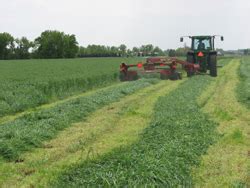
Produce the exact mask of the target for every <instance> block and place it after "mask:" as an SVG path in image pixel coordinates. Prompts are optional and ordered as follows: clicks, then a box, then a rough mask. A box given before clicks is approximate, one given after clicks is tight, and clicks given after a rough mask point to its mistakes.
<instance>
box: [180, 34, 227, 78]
mask: <svg viewBox="0 0 250 188" xmlns="http://www.w3.org/2000/svg"><path fill="white" fill-rule="evenodd" d="M217 36H218V35H214V36H185V37H189V38H190V39H191V40H192V44H191V50H190V51H189V52H188V53H187V62H189V63H193V64H196V65H199V72H200V73H206V72H207V70H209V74H210V75H211V76H213V77H216V76H217V52H216V50H215V48H214V39H215V37H217ZM220 37H221V41H223V40H224V38H223V36H220ZM180 41H181V42H183V37H181V39H180ZM194 74H195V71H188V72H187V76H188V77H190V76H192V75H194Z"/></svg>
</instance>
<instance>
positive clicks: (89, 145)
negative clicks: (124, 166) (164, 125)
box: [0, 80, 184, 187]
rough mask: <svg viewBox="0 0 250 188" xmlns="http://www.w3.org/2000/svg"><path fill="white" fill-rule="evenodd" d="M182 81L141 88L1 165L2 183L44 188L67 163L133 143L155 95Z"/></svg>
mask: <svg viewBox="0 0 250 188" xmlns="http://www.w3.org/2000/svg"><path fill="white" fill-rule="evenodd" d="M183 81H184V80H183ZM183 81H175V82H173V81H161V82H160V83H158V84H155V85H153V86H150V87H147V88H145V89H143V90H140V91H139V92H138V93H136V94H132V95H130V96H128V97H125V98H124V99H122V100H121V101H120V102H116V103H112V104H110V105H108V106H106V107H104V108H101V109H100V110H98V111H96V112H94V113H93V114H92V115H91V116H90V117H89V118H88V119H87V121H85V122H79V123H76V124H74V125H73V126H71V127H70V128H68V129H66V130H64V131H62V132H61V133H60V134H59V135H58V136H57V137H56V138H55V139H53V140H51V141H49V142H46V143H45V145H44V148H42V149H35V150H34V151H33V152H30V153H26V154H24V155H23V157H22V158H24V161H23V162H22V163H4V164H2V165H0V173H2V174H4V177H2V186H3V187H10V186H17V187H30V186H35V187H37V186H42V187H44V186H46V185H47V183H48V182H49V181H51V180H53V178H54V177H55V176H56V175H57V174H58V173H59V172H61V171H63V170H64V169H65V168H67V167H69V166H70V165H73V164H77V163H79V162H82V161H84V160H86V159H89V158H91V159H92V158H95V157H98V156H99V155H102V154H104V153H107V152H109V151H111V150H112V149H114V148H117V147H122V146H125V145H129V144H131V143H133V142H134V141H136V139H137V137H138V135H139V134H140V132H141V131H142V130H143V129H144V128H145V127H146V126H147V125H148V124H149V122H150V120H151V116H152V114H153V108H154V103H155V102H156V101H157V99H158V97H160V96H162V95H166V94H167V93H169V92H170V91H173V90H174V89H175V88H177V87H178V86H179V85H180V84H181V83H182V82H183ZM1 171H2V172H1ZM3 172H4V173H3ZM0 182H1V181H0ZM0 185H1V184H0Z"/></svg>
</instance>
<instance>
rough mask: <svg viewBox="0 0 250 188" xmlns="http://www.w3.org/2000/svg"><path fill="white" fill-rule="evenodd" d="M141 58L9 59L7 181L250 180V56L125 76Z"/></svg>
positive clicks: (1, 129)
mask: <svg viewBox="0 0 250 188" xmlns="http://www.w3.org/2000/svg"><path fill="white" fill-rule="evenodd" d="M137 61H142V59H139V58H86V59H85V58H84V59H67V60H61V59H57V60H23V61H0V187H249V186H250V179H249V173H250V171H249V169H250V162H249V153H250V149H249V148H250V139H249V137H250V136H249V135H250V134H249V133H250V127H249V126H250V124H249V122H250V109H249V107H250V106H249V105H250V85H249V83H250V76H249V75H250V74H249V71H250V66H249V65H250V58H249V57H235V58H233V57H230V58H220V59H219V61H218V64H219V65H221V68H219V69H218V77H216V78H214V77H210V76H209V75H196V76H193V77H191V78H187V77H186V75H185V74H184V75H183V79H182V80H177V81H170V80H160V79H158V78H142V79H139V80H137V81H133V82H119V81H118V72H119V64H120V63H121V62H127V63H135V62H137Z"/></svg>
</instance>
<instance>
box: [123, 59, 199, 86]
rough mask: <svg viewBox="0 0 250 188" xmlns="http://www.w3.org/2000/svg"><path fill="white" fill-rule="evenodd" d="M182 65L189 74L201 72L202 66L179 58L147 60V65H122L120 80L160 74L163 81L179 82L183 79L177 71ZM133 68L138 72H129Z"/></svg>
mask: <svg viewBox="0 0 250 188" xmlns="http://www.w3.org/2000/svg"><path fill="white" fill-rule="evenodd" d="M178 64H180V65H182V67H183V68H184V69H185V70H186V71H187V73H188V74H195V73H197V72H198V71H199V69H200V66H199V65H197V64H193V63H189V62H186V61H183V60H180V59H177V58H172V57H171V58H160V57H152V58H147V62H146V63H138V64H132V65H127V64H125V63H122V64H121V65H120V80H121V81H131V80H136V79H138V73H140V74H147V73H149V74H150V73H160V76H161V79H171V80H177V79H181V74H180V73H178V72H177V71H176V68H177V65H178ZM131 67H137V68H138V70H129V68H131Z"/></svg>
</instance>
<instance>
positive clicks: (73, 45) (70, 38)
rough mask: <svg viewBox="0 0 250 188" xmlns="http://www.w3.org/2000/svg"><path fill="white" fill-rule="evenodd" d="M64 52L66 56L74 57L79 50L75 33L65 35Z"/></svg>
mask: <svg viewBox="0 0 250 188" xmlns="http://www.w3.org/2000/svg"><path fill="white" fill-rule="evenodd" d="M63 47H64V54H63V57H65V58H73V57H75V56H76V54H77V52H78V49H79V47H78V43H77V41H76V37H75V35H64V46H63Z"/></svg>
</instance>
